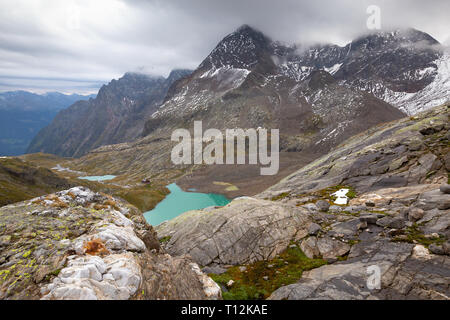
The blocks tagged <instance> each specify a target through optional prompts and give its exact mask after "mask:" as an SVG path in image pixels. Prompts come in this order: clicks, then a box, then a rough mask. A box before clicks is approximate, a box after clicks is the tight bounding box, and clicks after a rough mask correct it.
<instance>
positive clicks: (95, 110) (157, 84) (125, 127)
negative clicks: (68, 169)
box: [27, 70, 189, 157]
mask: <svg viewBox="0 0 450 320" xmlns="http://www.w3.org/2000/svg"><path fill="white" fill-rule="evenodd" d="M187 74H189V71H187V70H174V71H172V73H171V74H170V75H169V76H168V77H167V79H166V78H163V77H152V76H147V75H143V74H137V73H126V74H125V75H124V76H123V77H122V78H120V79H118V80H112V81H111V82H110V83H109V84H107V85H104V86H103V87H102V88H101V89H100V90H99V92H98V94H97V96H96V98H95V99H92V100H89V101H79V102H77V103H75V104H73V105H72V106H70V107H69V108H67V109H66V110H63V111H62V112H60V113H58V115H57V116H56V117H55V119H54V120H53V122H52V123H51V124H50V125H49V126H47V127H45V128H44V129H42V130H41V131H40V132H39V133H38V134H37V135H36V137H35V138H34V139H33V141H32V142H31V143H30V146H29V147H28V149H27V153H36V152H44V153H53V154H57V155H60V156H64V157H80V156H82V155H84V154H86V153H87V152H88V151H90V150H91V149H94V148H97V147H99V146H102V145H107V144H114V143H119V142H125V141H130V140H133V139H136V138H137V137H140V135H141V134H142V130H143V126H144V119H146V118H148V117H149V116H150V115H151V114H152V113H153V112H154V111H155V109H156V107H157V106H158V105H159V104H160V103H161V101H162V100H163V99H164V97H165V95H166V92H167V90H168V88H169V87H170V85H171V84H172V83H173V82H174V81H176V80H177V79H179V78H181V77H183V76H185V75H187Z"/></svg>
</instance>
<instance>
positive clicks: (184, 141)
mask: <svg viewBox="0 0 450 320" xmlns="http://www.w3.org/2000/svg"><path fill="white" fill-rule="evenodd" d="M269 135H270V155H269V154H268V143H267V141H268V135H267V129H264V128H261V127H258V128H257V129H253V128H250V129H246V130H244V129H239V128H235V129H226V130H225V134H223V133H222V131H220V130H218V129H213V128H210V129H207V130H206V131H205V132H204V133H203V125H202V121H194V138H193V139H192V136H191V133H190V132H189V130H187V129H176V130H174V131H173V133H172V137H171V140H172V141H175V142H179V143H178V144H177V145H176V146H174V147H173V149H172V152H171V160H172V163H173V164H175V165H181V164H208V165H212V164H246V160H247V156H246V155H247V154H248V164H258V159H259V164H260V165H263V166H268V167H263V168H260V174H261V175H275V174H277V173H278V169H279V167H280V160H279V159H280V157H279V152H280V151H279V144H280V142H279V141H280V135H279V129H271V130H270V134H269ZM224 140H225V145H226V147H225V154H224V148H223V144H224ZM205 143H206V145H205V146H204V144H205ZM247 146H248V152H247ZM192 151H193V153H192Z"/></svg>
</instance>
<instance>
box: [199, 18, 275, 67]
mask: <svg viewBox="0 0 450 320" xmlns="http://www.w3.org/2000/svg"><path fill="white" fill-rule="evenodd" d="M271 43H272V40H270V39H269V38H268V37H266V36H265V35H264V34H263V33H262V32H260V31H257V30H256V29H254V28H252V27H250V26H249V25H247V24H244V25H242V26H240V27H239V28H238V29H237V30H236V31H234V32H233V33H230V34H229V35H227V36H226V37H225V38H223V40H222V41H220V42H219V44H218V45H217V46H216V48H215V49H214V50H213V51H212V52H211V54H210V55H209V56H208V57H207V58H206V59H205V60H204V61H203V63H202V64H201V65H200V68H206V69H218V68H222V67H232V68H239V69H251V68H252V67H253V66H254V65H255V64H256V63H257V62H258V61H259V59H260V57H261V56H262V54H263V52H265V51H266V50H268V49H269V48H270V44H271Z"/></svg>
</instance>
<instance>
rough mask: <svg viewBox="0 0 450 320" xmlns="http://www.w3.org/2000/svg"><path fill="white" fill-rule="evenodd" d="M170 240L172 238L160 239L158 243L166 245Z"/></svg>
mask: <svg viewBox="0 0 450 320" xmlns="http://www.w3.org/2000/svg"><path fill="white" fill-rule="evenodd" d="M171 238H172V237H171V236H165V237H162V238H161V239H159V243H167V242H169V241H170V239H171Z"/></svg>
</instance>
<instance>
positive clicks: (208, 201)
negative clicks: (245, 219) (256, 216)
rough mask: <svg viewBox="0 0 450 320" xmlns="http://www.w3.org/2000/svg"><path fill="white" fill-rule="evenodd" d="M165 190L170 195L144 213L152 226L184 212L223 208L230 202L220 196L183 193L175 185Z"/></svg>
mask: <svg viewBox="0 0 450 320" xmlns="http://www.w3.org/2000/svg"><path fill="white" fill-rule="evenodd" d="M167 188H168V189H169V190H170V194H168V195H167V197H166V198H164V200H163V201H161V202H160V203H158V205H157V206H156V207H155V208H154V209H153V210H151V211H147V212H145V213H144V217H145V219H146V220H147V222H148V223H149V224H151V225H153V226H157V225H159V224H160V223H162V222H164V221H166V220H170V219H173V218H175V217H177V216H179V215H180V214H182V213H184V212H186V211H190V210H198V209H204V208H207V207H211V206H224V205H226V204H228V203H229V202H230V200H229V199H227V198H226V197H225V196H223V195H220V194H215V193H198V192H185V191H183V190H182V189H181V188H180V187H179V186H177V185H176V184H175V183H172V184H170V185H168V186H167Z"/></svg>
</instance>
